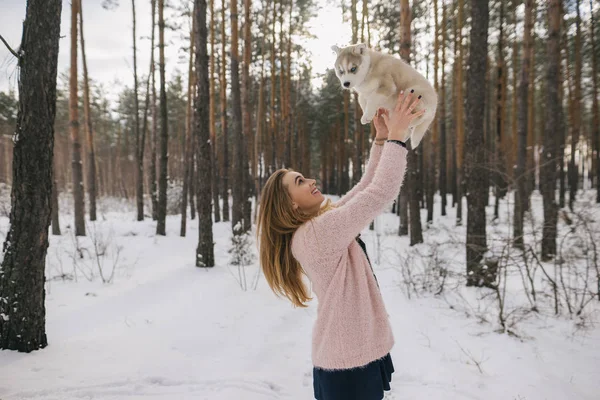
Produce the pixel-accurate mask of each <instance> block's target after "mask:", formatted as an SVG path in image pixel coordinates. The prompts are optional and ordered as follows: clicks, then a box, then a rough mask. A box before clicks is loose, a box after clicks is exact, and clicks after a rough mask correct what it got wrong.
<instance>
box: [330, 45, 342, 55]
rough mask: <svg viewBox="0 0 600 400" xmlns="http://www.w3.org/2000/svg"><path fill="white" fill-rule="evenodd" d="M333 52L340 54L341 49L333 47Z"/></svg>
mask: <svg viewBox="0 0 600 400" xmlns="http://www.w3.org/2000/svg"><path fill="white" fill-rule="evenodd" d="M331 50H333V51H335V54H336V55H339V54H340V51H341V49H340V48H339V47H337V46H336V45H333V46H331Z"/></svg>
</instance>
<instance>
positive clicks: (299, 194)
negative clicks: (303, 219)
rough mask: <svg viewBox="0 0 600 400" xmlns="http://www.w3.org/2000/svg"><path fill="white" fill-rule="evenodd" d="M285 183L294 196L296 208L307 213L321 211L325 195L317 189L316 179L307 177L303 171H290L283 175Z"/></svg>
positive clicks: (293, 204)
mask: <svg viewBox="0 0 600 400" xmlns="http://www.w3.org/2000/svg"><path fill="white" fill-rule="evenodd" d="M283 184H284V186H285V187H287V189H288V192H289V194H290V197H291V198H292V206H293V207H294V210H300V211H302V212H304V213H306V214H312V213H316V212H317V211H319V209H320V207H321V203H323V200H325V197H324V196H323V195H322V194H321V192H320V191H319V189H317V186H316V181H315V180H314V179H306V178H305V177H304V176H303V175H302V174H301V173H299V172H296V171H290V172H287V173H286V174H285V175H284V176H283Z"/></svg>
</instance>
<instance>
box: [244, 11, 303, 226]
mask: <svg viewBox="0 0 600 400" xmlns="http://www.w3.org/2000/svg"><path fill="white" fill-rule="evenodd" d="M251 10H252V1H251V0H244V50H243V59H244V63H243V67H242V115H243V121H242V134H243V135H242V136H243V140H242V156H243V160H242V161H243V163H242V169H243V170H242V174H243V183H244V185H243V190H242V206H243V220H244V229H245V230H246V231H248V230H250V229H251V227H252V201H251V196H250V195H251V192H252V183H253V182H252V177H251V175H250V170H249V168H250V163H249V159H250V158H251V157H250V154H254V153H253V147H254V146H253V143H252V142H253V140H252V118H251V104H250V91H251V87H252V82H251V80H250V62H251V57H252V19H251ZM290 12H291V7H290ZM290 40H291V39H290ZM288 46H289V43H288ZM288 52H289V47H288ZM290 56H291V55H290V54H288V60H289V57H290ZM288 62H289V61H288ZM288 65H289V64H288ZM288 70H289V67H288ZM288 91H289V87H288ZM254 162H255V161H254ZM254 162H252V164H254Z"/></svg>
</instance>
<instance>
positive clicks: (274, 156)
mask: <svg viewBox="0 0 600 400" xmlns="http://www.w3.org/2000/svg"><path fill="white" fill-rule="evenodd" d="M276 24H277V2H276V1H275V0H273V19H272V21H271V98H270V100H271V104H270V110H269V118H270V122H271V124H270V128H271V132H270V134H269V137H270V147H271V161H272V164H271V165H269V175H270V174H272V173H273V171H274V169H275V168H279V166H280V164H279V158H278V157H279V154H278V152H277V118H276V116H275V114H276V113H275V93H276V92H275V88H276V86H277V84H276V77H277V73H276V69H275V27H276Z"/></svg>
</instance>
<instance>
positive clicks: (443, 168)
mask: <svg viewBox="0 0 600 400" xmlns="http://www.w3.org/2000/svg"><path fill="white" fill-rule="evenodd" d="M436 1H437V0H436ZM441 31H442V43H441V47H442V77H441V80H442V82H441V89H440V104H439V110H440V112H439V117H438V118H439V121H440V164H439V165H440V167H439V171H440V172H439V174H440V176H439V179H440V183H439V185H440V196H441V197H442V209H441V212H442V215H443V216H445V215H446V207H447V205H448V199H447V191H448V188H447V184H446V182H447V180H446V176H447V175H446V173H447V158H446V154H447V151H448V150H447V145H446V140H447V139H446V69H445V65H446V31H447V28H446V4H445V3H443V6H442V29H441Z"/></svg>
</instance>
